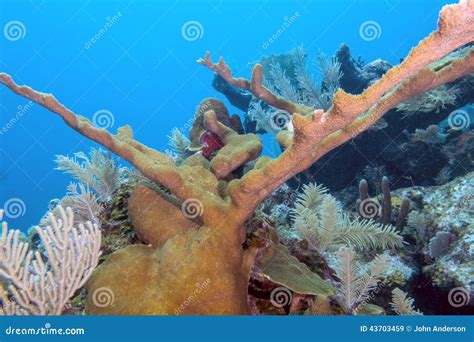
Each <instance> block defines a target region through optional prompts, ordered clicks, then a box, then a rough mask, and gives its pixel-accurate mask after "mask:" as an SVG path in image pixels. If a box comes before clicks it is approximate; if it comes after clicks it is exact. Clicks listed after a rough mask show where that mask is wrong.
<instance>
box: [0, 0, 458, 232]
mask: <svg viewBox="0 0 474 342" xmlns="http://www.w3.org/2000/svg"><path fill="white" fill-rule="evenodd" d="M448 2H449V1H442V0H416V1H414V0H401V1H400V0H365V1H364V0H324V1H323V0H313V1H311V0H309V1H307V0H296V1H289V0H287V1H281V0H280V1H255V0H246V1H242V0H239V1H237V0H229V1H222V0H219V1H212V0H205V1H191V0H187V1H184V0H182V1H171V0H166V1H161V0H160V1H158V0H156V1H151V0H147V1H145V0H135V1H133V0H114V1H111V0H102V1H97V0H96V1H76V0H69V1H64V0H0V28H1V29H2V30H1V32H0V33H3V31H4V30H3V28H4V27H5V25H6V24H7V23H9V22H11V21H19V22H21V23H22V24H23V26H24V32H23V34H24V37H23V38H21V39H18V40H9V39H6V37H5V33H3V35H2V36H0V71H2V72H7V73H10V74H11V75H12V76H13V77H14V79H15V80H16V81H17V83H20V84H27V85H29V86H31V87H33V88H35V89H37V90H40V91H43V92H47V93H53V94H54V96H55V97H56V98H57V99H58V100H60V101H61V102H62V103H64V104H65V105H66V106H68V107H69V108H71V109H72V110H73V111H74V112H76V113H79V114H82V115H84V116H86V117H88V118H89V119H92V117H93V114H94V113H96V112H97V111H99V110H107V111H110V112H111V113H112V114H113V117H114V121H115V122H114V125H113V127H112V128H111V130H112V131H115V130H116V129H117V127H119V126H122V125H125V124H130V125H131V126H132V127H133V128H134V133H135V137H136V138H137V139H138V140H140V141H141V142H143V143H145V144H147V145H149V146H151V147H153V148H155V149H159V150H165V149H166V148H168V146H167V144H168V139H167V137H166V136H167V135H168V134H169V132H170V131H171V129H172V128H173V127H184V126H185V125H187V124H189V120H190V118H192V115H193V113H194V110H195V108H196V106H197V105H198V104H199V102H200V101H201V100H202V99H204V98H206V97H218V98H219V99H221V100H224V99H223V96H222V95H221V94H219V93H217V92H216V91H215V90H214V89H213V88H212V87H211V81H212V77H213V75H212V73H211V72H210V71H209V70H206V69H205V68H203V67H202V66H200V65H198V64H197V63H196V62H195V61H196V59H197V58H200V57H202V56H204V53H205V51H206V50H210V51H211V52H212V54H213V56H214V58H217V57H218V56H219V55H223V56H225V58H226V60H227V62H228V64H229V65H230V66H231V67H232V69H233V70H234V72H235V74H236V75H239V76H244V77H248V76H249V73H250V70H251V68H250V64H249V63H251V62H254V61H258V60H259V59H260V58H261V57H262V56H264V55H268V54H271V53H282V52H288V51H289V50H291V49H292V48H294V47H296V46H299V45H301V44H303V46H304V47H305V48H306V49H307V50H308V51H309V53H310V54H313V55H314V53H315V52H316V50H317V49H318V50H320V51H322V52H324V53H326V54H328V55H332V54H333V53H334V51H335V50H336V49H337V48H338V46H339V45H340V44H341V43H347V44H348V45H349V47H350V48H351V51H352V53H353V55H354V56H359V55H360V56H362V58H363V59H364V60H365V61H367V62H369V61H371V60H374V59H376V58H383V59H386V60H388V61H390V62H391V63H394V64H397V63H398V62H399V61H400V58H402V57H404V56H405V55H406V54H407V53H408V51H409V50H410V49H411V47H412V46H414V45H416V43H417V42H418V41H419V40H420V39H422V38H423V37H425V36H426V35H427V34H428V33H429V32H430V31H432V30H434V29H435V27H436V21H437V15H438V11H439V9H440V8H441V6H442V5H443V4H445V3H448ZM296 13H297V15H296ZM114 16H115V17H114ZM292 16H296V19H295V20H294V21H293V22H292V23H291V24H290V25H289V27H288V28H286V30H285V32H283V34H281V35H280V36H279V37H278V39H276V40H275V41H274V42H273V43H271V44H268V40H269V38H270V37H271V36H272V35H273V34H274V33H275V32H276V31H277V30H278V29H279V28H280V27H282V25H283V24H284V22H285V18H286V19H288V18H291V17H292ZM369 20H370V21H376V22H377V23H378V24H379V25H380V28H381V35H380V37H379V38H378V39H375V40H372V41H365V40H363V39H361V37H360V35H359V27H360V25H361V24H362V23H364V22H366V21H369ZM107 21H109V23H112V24H111V25H110V28H108V30H107V31H106V32H105V33H104V34H101V35H100V37H99V39H98V40H97V41H96V42H93V43H91V42H90V40H91V38H92V37H94V36H95V35H96V34H98V32H99V31H100V30H101V29H102V28H103V27H104V26H105V25H106V23H107ZM188 21H197V22H198V23H199V24H200V25H201V26H202V37H200V38H199V39H196V40H193V41H189V40H186V39H184V38H183V35H182V27H183V25H184V24H185V23H187V22H188ZM267 45H268V46H267ZM25 105H27V101H26V100H25V99H23V98H21V97H19V96H16V95H14V94H12V93H11V92H10V91H9V90H7V89H6V88H4V87H0V128H2V127H6V125H7V124H8V123H9V122H10V121H11V119H12V118H13V117H15V116H16V115H17V112H18V111H19V109H18V106H25ZM229 108H230V109H231V111H232V112H238V113H239V111H238V110H237V109H236V108H233V107H231V106H230V107H229ZM239 114H242V113H239ZM10 126H11V127H10ZM91 146H93V144H92V143H90V142H89V141H88V140H86V139H85V138H83V137H82V136H80V135H79V134H77V133H76V132H75V131H73V130H71V129H70V128H69V127H67V126H66V125H65V124H64V123H63V122H62V120H61V119H60V118H58V117H57V116H55V115H54V114H52V113H49V112H48V111H46V110H45V109H43V108H41V107H40V106H38V105H33V106H32V107H31V108H29V109H28V110H26V112H25V113H24V115H22V116H21V117H20V119H19V120H17V121H16V122H15V123H14V124H13V125H9V127H8V129H7V130H6V132H4V131H3V133H1V134H0V158H1V159H0V206H1V205H2V204H3V203H5V202H6V201H7V200H9V199H12V198H18V199H21V200H22V201H23V202H24V203H25V210H24V211H23V212H22V214H23V215H20V216H19V217H17V218H15V219H10V220H9V221H10V223H11V225H12V226H14V227H15V228H23V229H26V228H28V227H29V226H30V225H33V224H36V223H37V222H38V220H39V219H40V218H41V216H42V215H43V214H44V212H45V211H46V209H47V205H48V202H49V201H50V200H51V199H52V198H60V197H62V196H63V195H64V193H65V191H66V186H67V185H68V183H69V181H70V178H69V177H68V176H65V175H62V174H61V172H59V171H55V170H53V168H54V166H55V164H54V158H55V155H57V154H69V155H71V154H72V153H74V152H78V151H88V150H89V149H90V147H91ZM268 146H269V147H268V150H267V153H269V154H271V151H272V147H271V145H268ZM269 151H270V152H269Z"/></svg>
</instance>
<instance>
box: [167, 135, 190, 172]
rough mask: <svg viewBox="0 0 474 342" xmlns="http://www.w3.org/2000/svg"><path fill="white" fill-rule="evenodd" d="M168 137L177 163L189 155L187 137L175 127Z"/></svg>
mask: <svg viewBox="0 0 474 342" xmlns="http://www.w3.org/2000/svg"><path fill="white" fill-rule="evenodd" d="M168 138H169V145H170V146H171V151H172V152H173V154H174V156H175V157H176V162H177V163H178V164H179V163H181V162H182V161H183V160H184V159H186V158H187V157H188V156H189V155H190V152H189V139H188V138H187V137H186V136H185V135H184V134H183V133H181V131H180V130H179V129H178V128H176V127H175V128H173V130H172V131H171V135H170V136H168Z"/></svg>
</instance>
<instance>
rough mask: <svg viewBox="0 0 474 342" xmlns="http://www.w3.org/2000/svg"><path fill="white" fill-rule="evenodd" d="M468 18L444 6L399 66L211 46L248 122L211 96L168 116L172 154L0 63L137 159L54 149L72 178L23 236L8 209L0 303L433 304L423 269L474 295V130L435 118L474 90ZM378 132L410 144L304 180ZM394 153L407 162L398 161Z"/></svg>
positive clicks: (389, 310)
mask: <svg viewBox="0 0 474 342" xmlns="http://www.w3.org/2000/svg"><path fill="white" fill-rule="evenodd" d="M473 21H474V1H472V0H461V1H460V2H459V3H458V4H454V5H448V6H445V7H444V8H443V9H442V10H441V12H440V15H439V23H438V29H437V30H436V31H434V32H433V33H431V34H430V35H429V36H428V37H426V38H425V39H424V40H422V41H421V42H420V43H419V44H418V46H416V47H415V48H413V49H412V50H411V52H410V53H409V55H408V56H407V57H406V58H405V59H404V60H403V61H402V62H401V64H399V65H398V66H394V67H392V66H391V65H389V64H388V63H387V62H385V61H382V60H377V61H375V62H372V63H369V64H365V63H364V62H363V61H362V60H360V59H359V60H356V59H354V58H352V57H351V55H350V51H349V48H348V47H347V46H345V45H343V46H341V48H340V49H339V50H338V52H337V53H336V54H335V56H334V57H332V58H328V57H325V56H323V55H321V56H319V57H318V58H317V60H318V65H319V68H320V73H321V78H320V80H319V81H317V80H316V79H313V78H312V76H311V75H310V73H309V70H308V69H309V68H307V65H306V64H307V54H306V52H305V50H304V49H303V48H297V49H295V50H293V51H291V52H290V53H288V54H284V55H273V56H271V57H266V58H264V59H263V60H262V61H261V63H260V64H256V65H255V67H254V68H253V71H252V76H251V78H250V79H245V78H236V77H234V75H233V74H232V72H231V69H230V67H229V66H228V65H227V64H226V62H225V61H224V59H223V58H220V59H219V61H218V62H217V63H214V62H213V61H212V59H211V55H210V53H209V52H208V53H206V55H205V57H204V58H203V59H200V60H198V63H200V64H201V65H203V66H204V67H206V68H209V69H210V70H211V71H214V72H215V73H216V76H215V80H214V83H213V85H214V87H215V88H216V89H217V90H219V91H221V92H222V93H223V94H224V95H225V96H226V97H227V98H228V99H229V101H230V102H231V103H232V104H234V105H235V106H236V107H238V108H240V109H243V110H244V111H245V112H246V116H245V122H242V121H241V120H240V117H239V116H237V115H232V116H231V115H229V113H228V111H227V109H226V107H225V106H224V104H223V103H222V102H221V101H219V100H217V99H205V100H203V101H202V102H201V104H200V105H199V107H198V108H197V110H196V113H195V116H194V121H193V125H192V128H191V129H190V131H189V138H188V137H186V136H185V135H184V134H182V132H181V131H179V130H177V129H176V130H174V131H173V132H172V133H171V136H170V144H171V146H172V150H171V151H166V152H165V153H162V152H159V151H157V150H154V149H152V148H150V147H148V146H145V145H144V144H142V143H140V142H138V141H136V140H135V139H134V137H133V132H132V128H131V127H130V126H124V127H121V128H119V129H118V131H117V133H116V134H112V133H109V132H108V131H107V130H104V129H99V128H96V127H95V126H94V125H93V124H92V123H91V122H90V121H89V120H87V119H86V118H85V117H83V116H81V115H78V114H75V113H73V112H72V111H71V110H70V109H68V108H67V107H65V106H64V105H62V104H61V103H60V102H58V100H56V99H55V98H54V97H53V96H52V95H49V94H44V93H41V92H38V91H36V90H33V89H31V88H29V87H27V86H19V85H17V84H16V83H15V81H14V80H13V79H12V78H11V77H10V76H9V75H7V74H5V73H2V74H0V82H1V83H2V84H3V85H5V86H6V87H8V88H9V89H11V90H12V91H13V92H15V93H16V94H18V95H20V96H23V97H25V98H27V99H29V100H31V101H34V102H36V103H37V104H39V105H41V106H43V107H45V108H46V109H48V110H50V111H51V112H53V113H55V114H57V115H59V116H60V117H61V118H62V119H63V120H64V122H65V124H66V125H68V126H70V127H71V128H72V129H74V130H75V131H77V132H78V133H79V134H81V135H83V136H84V137H87V138H89V139H91V140H92V141H94V142H96V143H98V144H99V145H101V146H102V147H104V148H105V149H106V150H108V151H110V152H112V153H113V154H115V155H116V156H119V157H121V158H123V159H124V160H126V161H128V162H129V163H130V164H131V165H132V166H133V168H132V169H128V168H123V167H120V166H119V165H118V164H117V161H116V160H115V159H114V157H113V156H112V155H111V154H109V153H108V152H107V151H106V150H103V149H100V148H99V149H94V150H92V151H91V152H90V153H89V154H87V153H82V152H80V153H76V154H75V155H73V156H58V158H57V160H56V162H57V165H58V167H57V168H58V170H61V171H64V172H66V173H68V174H70V175H71V176H72V177H73V178H74V182H72V183H71V184H70V186H69V187H68V189H67V194H66V196H65V197H64V198H62V199H60V200H55V201H52V202H51V203H50V210H49V212H48V214H47V215H45V217H44V218H43V219H42V220H41V222H40V224H39V225H38V227H36V228H35V229H34V230H31V231H30V232H29V234H28V235H27V236H25V235H23V234H21V233H20V232H19V231H16V230H12V229H9V228H8V226H7V224H6V223H5V222H4V223H3V226H2V236H1V241H0V303H1V306H0V312H1V313H2V314H7V315H38V314H53V315H57V314H65V313H68V314H82V313H83V312H85V314H89V315H174V314H182V315H189V314H196V315H231V314H238V315H241V314H245V315H246V314H255V315H256V314H306V315H335V314H339V315H353V314H374V315H383V314H398V315H420V314H422V313H435V314H436V313H443V312H440V311H438V312H437V311H436V310H435V309H433V307H431V306H430V305H429V303H426V302H423V299H422V298H420V297H417V293H416V292H414V291H413V292H412V291H411V290H409V289H413V288H415V286H414V284H416V282H417V281H420V279H425V280H426V279H431V282H432V283H433V285H432V287H431V290H432V291H437V292H436V293H437V294H439V296H440V297H441V295H442V296H444V297H443V298H447V299H443V300H448V299H449V301H450V304H452V305H451V308H456V307H460V306H461V305H459V298H460V297H459V296H460V295H461V297H462V296H464V297H462V298H461V301H464V303H461V304H462V305H468V303H467V302H468V301H469V296H470V294H471V292H472V291H473V289H474V284H473V273H472V272H473V271H472V270H473V266H474V265H473V259H474V258H473V248H474V247H473V243H474V242H473V236H474V235H473V234H474V232H473V229H474V224H473V222H472V215H473V203H474V201H473V188H474V184H473V182H474V178H473V177H474V174H473V173H472V172H471V173H469V171H472V170H473V166H474V157H473V156H474V152H473V151H472V146H473V145H474V144H473V141H474V136H473V135H472V131H469V128H470V127H468V126H465V127H464V130H457V131H456V132H453V131H452V130H451V131H449V130H446V129H445V128H443V127H441V126H437V125H435V124H434V123H433V122H430V120H435V119H436V118H438V122H440V121H441V120H442V119H444V118H446V116H447V114H446V110H447V109H448V108H449V109H457V108H461V107H462V106H464V105H466V104H467V103H469V102H472V96H473V95H472V88H471V89H466V86H465V85H463V84H462V82H460V80H463V79H469V78H470V79H471V80H472V73H473V72H474V48H473V47H472V43H473V41H474V22H473ZM355 80H356V81H357V82H355ZM465 83H468V82H465ZM354 84H358V85H360V84H362V85H363V87H362V88H360V89H356V88H355V87H354ZM469 92H470V93H469ZM463 99H467V100H463ZM462 101H464V102H462ZM466 101H467V102H466ZM387 112H388V113H387ZM385 113H387V115H386V116H384V114H385ZM427 113H428V114H429V115H427ZM448 113H449V112H448ZM431 114H433V116H431ZM436 115H438V116H436ZM441 115H445V117H441ZM383 116H384V117H383ZM402 120H404V123H405V124H404V125H403V127H409V126H410V123H408V122H411V124H412V125H415V126H412V127H413V129H412V130H411V132H412V133H408V131H407V132H405V133H403V132H402V129H401V128H400V127H401V125H400V124H399V123H400V122H401V121H402ZM449 120H451V123H454V124H456V123H457V119H456V118H452V117H451V115H450V117H449V118H448V121H449ZM415 128H416V129H415ZM381 132H389V133H387V134H397V136H402V137H403V138H404V139H405V140H404V142H403V144H402V147H403V151H402V152H403V153H402V156H400V157H394V156H392V155H390V150H389V149H388V151H385V150H384V153H385V154H381V150H377V151H378V152H377V151H375V153H377V154H378V155H379V154H380V155H381V156H382V157H383V158H385V159H384V160H382V159H380V164H379V165H375V164H371V165H356V164H354V166H353V167H351V168H349V169H350V170H347V169H348V168H347V167H346V168H344V167H342V166H341V165H340V164H338V163H340V162H341V161H340V159H338V158H334V160H332V159H331V160H326V163H325V166H324V170H322V171H321V172H320V173H319V174H318V176H317V177H315V178H316V181H318V184H316V183H314V180H312V178H313V177H312V175H314V174H315V173H316V172H315V170H317V169H319V168H320V166H318V165H321V164H319V163H318V162H319V161H321V160H324V158H325V157H327V156H328V155H330V154H331V153H332V151H333V150H334V149H336V148H341V151H343V152H341V153H350V151H354V150H353V149H354V146H358V147H359V148H360V149H362V150H363V149H366V148H367V146H368V144H369V143H367V140H364V139H367V137H369V136H375V135H376V134H381ZM390 132H391V133H390ZM256 133H259V134H264V133H270V134H276V139H277V141H278V143H279V145H280V146H281V150H282V152H281V154H280V155H279V156H278V157H277V158H274V159H271V158H269V157H262V156H260V154H261V152H262V143H261V140H260V138H259V136H258V135H257V134H256ZM370 145H373V144H372V143H370ZM461 146H463V147H461ZM372 147H373V146H372ZM428 147H429V148H428ZM344 151H345V152H344ZM348 151H349V152H348ZM398 152H399V153H400V151H398ZM352 153H353V152H352ZM368 153H369V152H368ZM424 153H437V154H436V156H432V155H430V154H428V156H427V160H426V163H428V164H427V165H432V166H430V167H427V168H425V169H423V170H422V171H416V170H418V169H417V168H419V166H418V164H416V163H417V162H416V161H415V160H418V159H419V158H413V155H414V154H417V155H418V156H421V155H422V154H424ZM439 156H441V157H439ZM460 156H461V157H462V158H458V157H460ZM382 157H380V158H382ZM396 158H399V159H396ZM349 159H350V157H349ZM345 160H346V161H347V160H348V159H345ZM433 160H435V161H436V162H437V164H436V165H434V164H433V163H434V161H433ZM454 160H463V163H464V164H463V165H461V167H459V166H458V165H457V164H455V163H454V162H453V161H454ZM425 166H426V165H425ZM397 167H398V168H397ZM403 167H405V169H406V170H412V171H411V172H412V173H413V174H412V175H411V176H410V177H405V178H403V177H400V176H399V175H398V174H397V172H399V171H397V170H399V168H403ZM463 170H464V171H463ZM407 174H409V173H408V171H407ZM334 177H339V180H340V179H352V180H354V179H357V180H358V182H359V188H358V191H357V187H352V188H347V189H342V188H338V186H336V185H335V182H334ZM417 177H418V178H417ZM320 178H321V179H323V180H324V182H322V183H324V185H325V186H322V185H321V184H320V181H319V179H320ZM392 179H398V180H399V182H398V183H397V184H391V182H392ZM348 183H349V182H348ZM339 184H340V182H339ZM389 185H390V186H395V187H396V190H393V191H391V189H390V186H389ZM357 197H358V198H357ZM469 253H470V254H469ZM469 255H470V256H469ZM408 284H410V286H408ZM450 289H455V290H457V291H460V292H459V293H457V294H455V295H452V293H451V291H449V290H450ZM448 291H449V292H450V293H449V298H448ZM434 293H435V292H434ZM466 300H467V301H466Z"/></svg>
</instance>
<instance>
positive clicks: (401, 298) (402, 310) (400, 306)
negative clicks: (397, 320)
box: [390, 287, 423, 316]
mask: <svg viewBox="0 0 474 342" xmlns="http://www.w3.org/2000/svg"><path fill="white" fill-rule="evenodd" d="M413 303H414V299H413V298H410V297H408V295H407V294H406V293H405V292H403V291H402V290H400V289H399V288H398V287H397V288H395V289H394V290H393V291H392V302H391V303H390V306H391V307H392V310H393V311H395V312H396V313H397V315H400V316H420V315H423V313H421V312H420V311H419V310H417V309H415V306H414V304H413Z"/></svg>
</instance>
